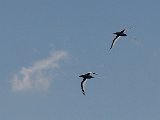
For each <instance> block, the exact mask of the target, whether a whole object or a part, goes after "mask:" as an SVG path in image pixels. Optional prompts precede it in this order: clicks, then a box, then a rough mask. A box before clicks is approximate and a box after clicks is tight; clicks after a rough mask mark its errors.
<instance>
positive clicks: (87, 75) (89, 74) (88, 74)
mask: <svg viewBox="0 0 160 120" xmlns="http://www.w3.org/2000/svg"><path fill="white" fill-rule="evenodd" d="M93 74H96V73H95V72H88V73H86V74H82V75H80V76H79V77H82V78H83V80H82V82H81V89H82V93H83V95H85V90H84V84H85V82H86V81H87V79H91V78H94V77H93V76H92V75H93Z"/></svg>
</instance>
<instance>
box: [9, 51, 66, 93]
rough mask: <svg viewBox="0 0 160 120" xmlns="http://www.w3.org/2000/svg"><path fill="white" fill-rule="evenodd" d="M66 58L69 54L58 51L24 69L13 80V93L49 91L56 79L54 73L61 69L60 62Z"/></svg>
mask: <svg viewBox="0 0 160 120" xmlns="http://www.w3.org/2000/svg"><path fill="white" fill-rule="evenodd" d="M66 57H68V53H67V52H65V51H56V52H53V53H51V54H50V56H49V57H47V58H44V59H42V60H39V61H36V62H34V63H33V64H32V65H31V66H29V67H22V68H21V70H20V71H19V72H18V73H16V74H15V75H14V76H13V78H12V82H11V83H12V89H13V91H26V90H33V89H40V90H47V89H48V88H49V86H50V84H51V81H52V80H53V79H54V76H53V72H55V70H56V69H57V68H59V62H60V61H61V60H65V59H66ZM51 72H52V74H51Z"/></svg>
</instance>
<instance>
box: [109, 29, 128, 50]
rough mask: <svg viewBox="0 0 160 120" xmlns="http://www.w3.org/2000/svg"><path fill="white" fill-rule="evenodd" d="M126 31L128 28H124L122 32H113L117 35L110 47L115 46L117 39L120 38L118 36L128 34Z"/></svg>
mask: <svg viewBox="0 0 160 120" xmlns="http://www.w3.org/2000/svg"><path fill="white" fill-rule="evenodd" d="M125 31H126V29H123V30H122V31H120V32H115V33H113V34H116V37H115V38H114V39H113V41H112V45H111V47H110V49H112V47H113V46H114V44H115V43H116V41H117V40H118V38H120V37H121V36H127V34H125V33H124V32H125Z"/></svg>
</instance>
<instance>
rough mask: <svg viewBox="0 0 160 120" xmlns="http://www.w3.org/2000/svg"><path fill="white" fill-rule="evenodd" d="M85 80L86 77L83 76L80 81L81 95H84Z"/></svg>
mask: <svg viewBox="0 0 160 120" xmlns="http://www.w3.org/2000/svg"><path fill="white" fill-rule="evenodd" d="M86 80H87V79H86V78H83V80H82V82H81V89H82V93H83V95H85V90H84V85H85V82H86Z"/></svg>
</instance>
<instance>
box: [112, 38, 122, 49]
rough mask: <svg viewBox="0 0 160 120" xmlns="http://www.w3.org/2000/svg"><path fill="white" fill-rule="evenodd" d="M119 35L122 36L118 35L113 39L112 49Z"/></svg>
mask: <svg viewBox="0 0 160 120" xmlns="http://www.w3.org/2000/svg"><path fill="white" fill-rule="evenodd" d="M119 37H120V36H119V35H117V36H116V37H115V38H114V39H113V41H112V45H111V47H110V49H112V47H113V46H114V44H115V43H116V41H117V39H118V38H119Z"/></svg>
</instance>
